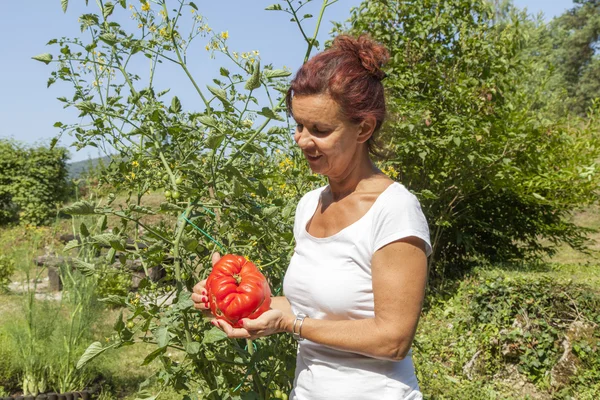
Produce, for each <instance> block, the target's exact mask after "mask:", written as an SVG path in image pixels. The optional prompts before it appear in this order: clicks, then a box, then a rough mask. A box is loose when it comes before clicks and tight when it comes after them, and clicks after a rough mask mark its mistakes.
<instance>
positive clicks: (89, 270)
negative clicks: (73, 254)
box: [73, 258, 96, 276]
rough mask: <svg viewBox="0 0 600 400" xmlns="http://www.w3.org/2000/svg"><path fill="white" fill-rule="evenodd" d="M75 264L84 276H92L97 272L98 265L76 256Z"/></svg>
mask: <svg viewBox="0 0 600 400" xmlns="http://www.w3.org/2000/svg"><path fill="white" fill-rule="evenodd" d="M73 264H74V265H75V268H76V269H77V270H78V271H79V272H81V273H82V274H83V275H84V276H92V275H94V273H95V272H96V267H95V266H94V264H90V263H87V262H85V261H83V260H80V259H79V258H74V259H73Z"/></svg>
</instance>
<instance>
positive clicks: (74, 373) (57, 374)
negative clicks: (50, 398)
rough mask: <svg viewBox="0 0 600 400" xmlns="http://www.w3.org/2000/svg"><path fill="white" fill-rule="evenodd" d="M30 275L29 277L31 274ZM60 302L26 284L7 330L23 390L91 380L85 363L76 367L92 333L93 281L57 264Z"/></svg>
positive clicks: (79, 386) (76, 386)
mask: <svg viewBox="0 0 600 400" xmlns="http://www.w3.org/2000/svg"><path fill="white" fill-rule="evenodd" d="M30 272H31V271H26V282H30V281H31V282H37V281H38V280H39V278H40V275H39V272H38V273H34V276H33V277H32V276H31V274H30ZM30 278H33V279H30ZM61 281H62V282H63V292H62V301H61V303H60V304H53V302H48V301H43V300H38V299H36V296H35V294H36V286H37V283H35V284H34V285H33V286H28V287H27V290H26V292H25V296H24V299H23V307H22V313H21V314H20V316H19V317H17V316H15V317H14V319H13V323H12V324H11V326H10V327H9V334H10V336H11V339H12V342H14V343H15V347H16V348H17V349H18V354H19V357H18V359H19V368H20V369H21V371H22V379H21V384H20V387H21V388H22V390H23V392H24V393H26V394H32V395H37V394H38V393H44V392H46V391H47V390H50V389H52V390H55V391H59V392H67V391H73V390H83V389H84V388H85V387H86V386H87V385H88V384H89V383H90V382H91V380H92V376H91V375H90V374H89V370H88V369H83V370H78V369H76V368H75V366H76V364H75V363H76V361H77V358H78V357H79V356H80V354H81V353H82V351H83V350H84V348H85V344H86V342H87V341H88V340H89V339H90V337H91V321H92V319H93V318H94V309H95V306H94V298H93V293H94V290H93V287H90V285H93V282H92V281H89V280H84V279H82V277H81V276H80V275H79V274H73V273H71V272H70V271H69V269H68V268H62V272H61Z"/></svg>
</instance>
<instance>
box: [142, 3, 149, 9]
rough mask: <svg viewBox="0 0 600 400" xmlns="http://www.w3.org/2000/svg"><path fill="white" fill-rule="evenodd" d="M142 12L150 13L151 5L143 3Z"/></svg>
mask: <svg viewBox="0 0 600 400" xmlns="http://www.w3.org/2000/svg"><path fill="white" fill-rule="evenodd" d="M142 11H150V3H142Z"/></svg>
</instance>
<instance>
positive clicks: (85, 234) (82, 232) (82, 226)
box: [79, 222, 90, 237]
mask: <svg viewBox="0 0 600 400" xmlns="http://www.w3.org/2000/svg"><path fill="white" fill-rule="evenodd" d="M79 234H80V235H81V236H83V237H88V236H90V231H88V228H87V226H85V222H81V224H80V225H79Z"/></svg>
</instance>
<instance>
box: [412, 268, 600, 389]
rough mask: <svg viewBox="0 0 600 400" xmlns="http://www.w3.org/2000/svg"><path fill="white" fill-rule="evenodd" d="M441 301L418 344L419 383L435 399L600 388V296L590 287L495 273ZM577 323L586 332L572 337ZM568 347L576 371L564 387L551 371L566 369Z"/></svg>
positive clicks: (468, 283)
mask: <svg viewBox="0 0 600 400" xmlns="http://www.w3.org/2000/svg"><path fill="white" fill-rule="evenodd" d="M436 300H437V301H435V302H434V303H433V304H432V305H431V307H430V308H429V309H428V310H427V311H426V313H425V315H424V317H423V318H422V320H421V325H420V327H419V332H418V333H417V336H416V339H415V346H414V348H415V356H414V357H415V364H416V366H417V370H418V377H419V381H420V382H421V385H422V388H423V391H424V393H425V394H426V395H428V396H430V398H466V397H468V398H477V399H489V398H499V399H500V398H524V397H525V396H524V393H523V392H521V393H519V389H520V388H523V387H527V388H529V390H532V391H534V392H537V393H538V394H543V393H546V394H549V393H554V394H555V396H557V398H567V397H566V396H567V395H568V396H574V397H577V398H588V397H585V395H586V394H587V395H592V394H595V395H596V396H597V395H598V394H599V393H600V391H599V389H600V388H598V387H597V385H595V383H596V382H597V377H598V374H599V373H600V369H599V368H598V366H599V365H600V356H599V354H600V353H599V352H598V348H599V346H600V329H599V328H598V326H599V325H598V324H599V323H600V315H599V314H598V309H599V307H600V296H599V295H598V293H597V292H596V291H594V289H593V288H592V287H589V286H587V285H585V284H575V283H572V282H569V281H557V280H555V279H552V278H550V277H547V276H545V275H543V274H531V275H529V276H513V275H511V274H509V273H507V272H504V271H502V272H501V271H499V270H496V271H493V270H492V271H487V272H486V271H482V272H479V273H477V274H475V275H474V276H472V277H470V278H468V279H466V280H464V281H463V282H461V283H460V284H459V285H458V287H457V289H456V291H455V292H454V293H452V295H451V296H450V297H449V298H447V299H445V300H444V299H442V298H439V297H438V298H436ZM577 326H579V327H584V328H582V329H583V330H585V334H583V335H581V336H579V337H578V338H573V337H571V336H573V335H574V334H573V332H574V330H573V328H574V327H577ZM569 337H571V338H570V341H568V342H566V341H565V340H566V339H567V338H569ZM565 344H567V346H570V347H569V348H570V351H569V354H571V356H572V357H573V359H574V361H573V364H574V365H576V366H577V369H576V370H570V372H569V373H568V374H565V376H563V377H562V378H563V379H564V380H563V381H562V383H561V384H558V383H556V382H552V379H551V376H553V375H556V374H557V373H558V372H557V371H560V369H559V367H557V364H558V363H559V360H560V359H561V357H562V356H563V353H564V351H565V348H564V346H565ZM519 382H521V384H520V385H519V384H517V383H519ZM448 383H452V384H451V385H450V386H452V387H453V388H454V389H453V390H452V391H450V392H448ZM478 387H479V389H477V388H478ZM594 388H595V389H594ZM467 393H469V395H468V396H467ZM474 393H479V394H478V395H475V394H474ZM559 393H561V395H560V396H562V397H559V396H558V394H559ZM472 396H474V397H472ZM594 397H595V396H591V397H589V398H594Z"/></svg>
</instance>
